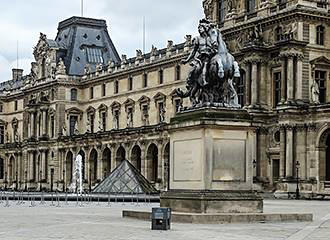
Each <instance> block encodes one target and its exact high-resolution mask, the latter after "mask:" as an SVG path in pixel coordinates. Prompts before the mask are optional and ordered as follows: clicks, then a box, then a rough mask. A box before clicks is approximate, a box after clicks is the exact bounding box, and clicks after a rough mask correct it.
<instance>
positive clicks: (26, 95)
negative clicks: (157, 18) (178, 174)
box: [0, 0, 330, 194]
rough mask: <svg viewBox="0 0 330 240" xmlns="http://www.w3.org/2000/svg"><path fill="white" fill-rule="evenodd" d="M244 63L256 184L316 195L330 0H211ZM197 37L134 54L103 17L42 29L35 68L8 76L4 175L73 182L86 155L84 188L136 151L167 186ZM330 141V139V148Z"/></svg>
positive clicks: (243, 91)
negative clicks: (174, 127) (119, 46)
mask: <svg viewBox="0 0 330 240" xmlns="http://www.w3.org/2000/svg"><path fill="white" fill-rule="evenodd" d="M203 6H204V10H205V14H206V16H207V18H209V19H211V20H212V21H213V22H214V23H216V24H217V25H218V26H219V27H220V28H221V30H222V35H223V37H224V39H225V41H226V43H227V46H228V48H229V50H230V52H231V53H233V55H234V56H235V59H237V60H238V62H239V65H240V67H241V76H242V77H241V79H240V81H238V82H236V83H235V86H236V89H237V92H238V97H239V102H240V104H241V105H242V106H244V108H245V109H246V110H247V111H248V112H249V113H250V115H251V116H252V117H253V120H254V125H255V126H257V127H258V128H257V129H258V130H257V133H256V136H257V141H256V151H255V153H254V159H255V161H254V165H255V183H256V185H258V186H259V187H260V188H263V189H265V190H273V191H275V190H276V191H278V192H294V191H295V183H296V179H297V169H298V172H299V182H300V189H301V191H303V192H304V193H306V194H311V193H326V192H327V191H328V192H329V193H330V137H328V135H329V132H330V127H329V126H330V123H329V120H328V119H329V117H330V112H329V110H330V105H329V104H328V102H329V101H330V85H328V82H329V81H330V79H329V78H330V72H329V69H330V68H329V66H330V31H329V29H330V28H329V24H330V21H329V20H330V18H329V13H328V10H329V3H327V1H321V0H320V1H308V0H303V1H302V0H292V1H290V0H287V1H285V0H281V1H275V0H273V1H269V0H244V1H243V0H239V1H234V0H227V1H226V0H204V1H203ZM191 45H192V38H191V36H186V41H185V42H184V43H182V44H178V45H174V44H173V42H172V41H168V44H167V47H166V48H164V49H159V50H158V49H157V48H156V47H153V48H152V49H151V52H150V53H147V54H143V53H142V52H141V51H140V50H137V52H136V57H134V58H127V57H126V56H125V55H123V56H121V58H120V57H119V56H118V53H117V51H116V49H115V47H114V46H113V44H112V42H111V38H110V37H109V34H108V32H107V29H106V23H105V22H104V21H102V20H96V19H88V18H80V17H73V18H70V19H68V20H65V21H63V22H61V23H60V24H59V28H58V35H57V37H56V39H55V40H49V39H47V38H46V36H45V35H43V34H41V36H40V40H39V42H38V44H37V46H36V48H35V51H34V56H35V60H36V62H35V63H32V66H31V73H30V74H29V75H27V76H22V72H21V71H20V70H17V69H15V70H13V79H12V80H10V81H7V82H4V83H1V84H0V92H1V95H0V101H1V104H0V185H1V186H2V187H10V188H15V187H17V188H20V189H24V188H31V189H40V187H41V186H42V187H43V188H47V189H50V188H53V189H63V188H69V187H70V184H71V179H72V172H73V160H74V158H75V157H76V156H77V155H78V154H80V155H82V157H83V160H84V179H85V181H84V182H85V188H88V187H90V186H94V185H95V184H96V183H98V182H99V181H101V180H102V179H103V178H104V176H106V175H107V174H108V173H109V172H110V171H111V170H113V169H114V168H115V167H116V165H117V164H118V162H120V161H121V160H123V159H125V158H126V159H128V160H129V161H131V162H132V163H133V165H134V166H136V167H137V168H138V169H139V170H140V171H141V172H142V174H143V175H144V176H145V177H146V178H147V179H149V180H150V181H151V182H152V183H154V184H155V186H156V187H157V188H159V189H167V187H168V174H169V169H170V166H169V144H168V142H169V134H168V132H167V126H168V124H169V122H170V118H171V117H173V116H174V115H175V113H176V111H178V109H179V108H180V107H181V105H182V104H184V105H188V104H189V103H188V102H182V100H181V99H179V98H178V97H177V96H176V94H175V91H174V89H175V88H178V87H181V88H183V87H184V86H185V79H186V77H187V73H188V71H189V66H188V65H182V64H180V61H181V59H183V58H184V57H186V56H187V54H188V53H189V51H190V50H191ZM328 145H329V147H328Z"/></svg>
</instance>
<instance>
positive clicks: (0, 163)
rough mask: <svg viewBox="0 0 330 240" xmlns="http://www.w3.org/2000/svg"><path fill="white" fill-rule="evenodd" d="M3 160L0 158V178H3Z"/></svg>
mask: <svg viewBox="0 0 330 240" xmlns="http://www.w3.org/2000/svg"><path fill="white" fill-rule="evenodd" d="M4 170H5V168H4V162H3V159H2V158H0V179H3V178H4V175H5V174H4Z"/></svg>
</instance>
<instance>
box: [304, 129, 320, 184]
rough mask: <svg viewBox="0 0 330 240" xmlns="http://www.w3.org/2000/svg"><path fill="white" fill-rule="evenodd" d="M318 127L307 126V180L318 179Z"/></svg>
mask: <svg viewBox="0 0 330 240" xmlns="http://www.w3.org/2000/svg"><path fill="white" fill-rule="evenodd" d="M316 131H317V129H316V125H314V124H311V125H308V126H307V133H306V134H307V136H306V150H307V161H306V162H307V163H306V164H307V172H306V178H307V179H309V178H310V177H315V178H317V176H318V171H317V164H316V162H317V161H318V159H317V158H316V144H317V143H316V135H317V132H316Z"/></svg>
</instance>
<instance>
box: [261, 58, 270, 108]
mask: <svg viewBox="0 0 330 240" xmlns="http://www.w3.org/2000/svg"><path fill="white" fill-rule="evenodd" d="M260 71H261V73H260V79H259V103H260V104H261V105H267V97H268V95H272V94H268V89H270V87H268V85H269V78H268V74H267V62H265V61H262V62H261V69H260Z"/></svg>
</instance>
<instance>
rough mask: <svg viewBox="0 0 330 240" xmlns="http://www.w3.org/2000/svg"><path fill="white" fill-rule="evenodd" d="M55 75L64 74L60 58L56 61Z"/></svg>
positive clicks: (62, 62)
mask: <svg viewBox="0 0 330 240" xmlns="http://www.w3.org/2000/svg"><path fill="white" fill-rule="evenodd" d="M56 75H66V67H65V64H64V61H63V59H62V58H60V60H59V61H58V64H57V67H56Z"/></svg>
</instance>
